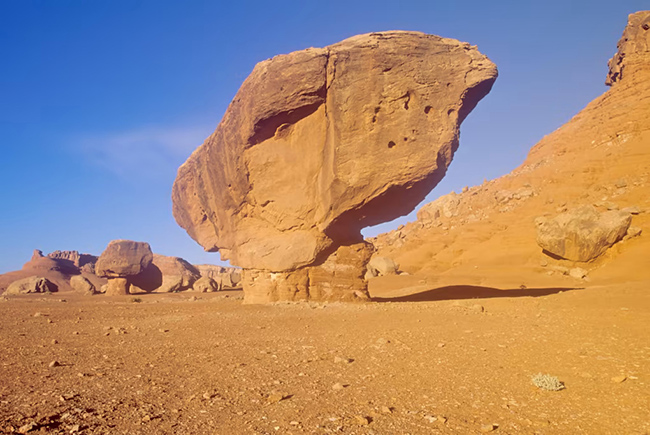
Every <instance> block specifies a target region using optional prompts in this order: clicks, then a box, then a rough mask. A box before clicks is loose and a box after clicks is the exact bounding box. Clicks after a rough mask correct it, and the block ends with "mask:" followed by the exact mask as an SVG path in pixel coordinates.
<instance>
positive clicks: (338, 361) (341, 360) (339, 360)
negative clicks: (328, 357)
mask: <svg viewBox="0 0 650 435" xmlns="http://www.w3.org/2000/svg"><path fill="white" fill-rule="evenodd" d="M353 361H354V360H353V359H351V358H341V357H340V356H335V357H334V362H335V363H336V364H341V363H345V364H350V363H352V362H353Z"/></svg>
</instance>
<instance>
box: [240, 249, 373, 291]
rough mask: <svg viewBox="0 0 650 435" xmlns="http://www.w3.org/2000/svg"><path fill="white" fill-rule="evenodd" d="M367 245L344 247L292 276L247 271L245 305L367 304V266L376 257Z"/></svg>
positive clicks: (279, 273)
mask: <svg viewBox="0 0 650 435" xmlns="http://www.w3.org/2000/svg"><path fill="white" fill-rule="evenodd" d="M372 251H373V248H372V245H370V244H369V243H366V242H362V243H357V244H354V245H350V246H341V247H339V248H338V249H337V250H336V251H335V252H334V253H333V254H331V255H330V256H329V257H327V259H326V260H325V261H324V262H322V264H319V265H315V266H310V267H303V268H300V269H297V270H294V271H289V272H270V271H266V270H255V269H247V270H245V271H244V276H243V288H244V303H247V304H264V303H270V302H277V301H306V300H316V301H329V302H334V301H346V302H353V301H365V300H368V298H369V296H368V285H367V282H366V281H365V280H364V275H365V273H366V265H367V264H368V261H369V260H370V257H371V256H372Z"/></svg>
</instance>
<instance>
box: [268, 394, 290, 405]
mask: <svg viewBox="0 0 650 435" xmlns="http://www.w3.org/2000/svg"><path fill="white" fill-rule="evenodd" d="M286 398H287V395H286V394H282V393H278V392H273V393H271V394H269V395H268V396H267V398H266V402H267V403H269V404H270V403H278V402H280V401H282V400H284V399H286Z"/></svg>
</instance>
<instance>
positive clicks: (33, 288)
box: [4, 276, 58, 295]
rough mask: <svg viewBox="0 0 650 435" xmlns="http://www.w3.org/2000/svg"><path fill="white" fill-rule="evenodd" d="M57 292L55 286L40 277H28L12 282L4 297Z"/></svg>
mask: <svg viewBox="0 0 650 435" xmlns="http://www.w3.org/2000/svg"><path fill="white" fill-rule="evenodd" d="M57 290H58V287H57V286H56V284H54V283H53V282H52V281H50V280H49V279H47V278H43V277H40V276H30V277H28V278H23V279H19V280H17V281H14V282H12V283H11V284H10V285H9V287H7V290H6V291H5V293H4V294H5V295H21V294H28V293H49V292H55V291H57Z"/></svg>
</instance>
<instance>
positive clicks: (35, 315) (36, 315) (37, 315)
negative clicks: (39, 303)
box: [34, 313, 42, 317]
mask: <svg viewBox="0 0 650 435" xmlns="http://www.w3.org/2000/svg"><path fill="white" fill-rule="evenodd" d="M41 316H42V314H41V313H34V317H41Z"/></svg>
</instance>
